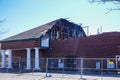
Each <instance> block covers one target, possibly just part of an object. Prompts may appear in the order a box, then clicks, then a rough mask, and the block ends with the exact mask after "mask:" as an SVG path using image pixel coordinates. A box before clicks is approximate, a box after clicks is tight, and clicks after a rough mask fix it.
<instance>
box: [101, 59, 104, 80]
mask: <svg viewBox="0 0 120 80" xmlns="http://www.w3.org/2000/svg"><path fill="white" fill-rule="evenodd" d="M103 60H104V59H103V58H101V80H103V68H104V67H103Z"/></svg>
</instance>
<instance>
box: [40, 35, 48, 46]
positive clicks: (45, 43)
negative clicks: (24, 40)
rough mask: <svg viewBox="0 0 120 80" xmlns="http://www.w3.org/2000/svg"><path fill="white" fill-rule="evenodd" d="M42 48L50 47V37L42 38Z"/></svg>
mask: <svg viewBox="0 0 120 80" xmlns="http://www.w3.org/2000/svg"><path fill="white" fill-rule="evenodd" d="M41 47H49V37H42V39H41Z"/></svg>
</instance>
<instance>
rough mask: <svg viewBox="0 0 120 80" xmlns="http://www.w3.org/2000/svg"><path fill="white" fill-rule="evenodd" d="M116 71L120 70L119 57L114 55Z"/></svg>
mask: <svg viewBox="0 0 120 80" xmlns="http://www.w3.org/2000/svg"><path fill="white" fill-rule="evenodd" d="M116 69H120V55H116Z"/></svg>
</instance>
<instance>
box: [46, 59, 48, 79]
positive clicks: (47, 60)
mask: <svg viewBox="0 0 120 80" xmlns="http://www.w3.org/2000/svg"><path fill="white" fill-rule="evenodd" d="M47 72H48V58H46V77H48V75H47Z"/></svg>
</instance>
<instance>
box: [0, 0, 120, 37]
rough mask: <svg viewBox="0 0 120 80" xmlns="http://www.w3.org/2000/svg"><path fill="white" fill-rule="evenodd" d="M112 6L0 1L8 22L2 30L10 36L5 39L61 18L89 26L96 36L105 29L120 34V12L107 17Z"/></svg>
mask: <svg viewBox="0 0 120 80" xmlns="http://www.w3.org/2000/svg"><path fill="white" fill-rule="evenodd" d="M109 7H110V8H111V7H114V5H113V4H112V3H107V4H98V3H94V4H91V3H89V0H0V20H2V19H4V18H6V21H5V22H4V23H3V24H2V27H4V29H6V32H7V33H5V34H4V35H3V36H2V37H1V39H3V38H6V37H10V36H12V35H15V34H18V33H21V32H24V31H26V30H29V29H32V28H35V27H37V26H40V25H43V24H45V23H48V22H51V21H53V20H56V19H59V18H68V20H70V21H71V22H75V23H77V24H80V23H82V24H83V26H89V29H90V30H89V32H90V33H91V34H96V32H97V28H99V27H100V26H102V28H103V32H110V31H118V32H119V31H120V11H112V12H110V13H108V14H106V12H107V9H106V8H109Z"/></svg>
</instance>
